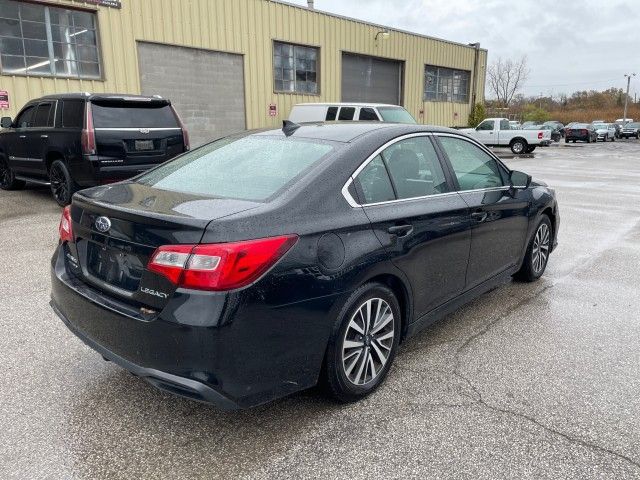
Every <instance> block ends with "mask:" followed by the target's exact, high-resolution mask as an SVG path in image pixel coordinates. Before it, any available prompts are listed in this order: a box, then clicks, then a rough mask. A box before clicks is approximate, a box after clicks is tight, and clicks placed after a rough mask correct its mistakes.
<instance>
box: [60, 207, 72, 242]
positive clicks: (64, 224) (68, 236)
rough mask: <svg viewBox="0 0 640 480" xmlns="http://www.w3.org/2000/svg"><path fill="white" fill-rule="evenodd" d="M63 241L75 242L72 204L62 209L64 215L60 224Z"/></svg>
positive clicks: (61, 239)
mask: <svg viewBox="0 0 640 480" xmlns="http://www.w3.org/2000/svg"><path fill="white" fill-rule="evenodd" d="M58 233H60V241H61V242H63V243H64V242H73V227H72V226H71V206H70V205H67V206H66V207H64V208H63V209H62V217H61V218H60V225H59V226H58Z"/></svg>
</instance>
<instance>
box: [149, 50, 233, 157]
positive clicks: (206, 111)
mask: <svg viewBox="0 0 640 480" xmlns="http://www.w3.org/2000/svg"><path fill="white" fill-rule="evenodd" d="M138 62H139V65H140V86H141V90H142V93H143V95H156V94H157V95H162V96H163V97H165V98H168V99H170V100H171V103H172V104H173V105H174V106H175V107H176V110H177V111H178V113H179V114H180V117H181V118H182V120H183V121H184V123H185V125H186V127H187V129H188V130H189V137H190V139H191V146H192V147H195V146H198V145H201V144H203V143H205V142H207V141H210V140H213V139H215V138H219V137H222V136H224V135H228V134H229V133H233V132H237V131H241V130H244V129H245V105H244V72H243V59H242V55H234V54H230V53H222V52H213V51H209V50H199V49H195V48H185V47H175V46H170V45H160V44H157V43H144V42H138Z"/></svg>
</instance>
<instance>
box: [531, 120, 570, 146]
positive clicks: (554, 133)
mask: <svg viewBox="0 0 640 480" xmlns="http://www.w3.org/2000/svg"><path fill="white" fill-rule="evenodd" d="M524 130H549V131H550V132H551V140H552V141H554V142H559V141H560V139H561V138H562V133H561V132H560V129H559V128H558V127H557V126H555V125H547V124H546V123H545V124H542V125H529V126H528V127H525V128H524Z"/></svg>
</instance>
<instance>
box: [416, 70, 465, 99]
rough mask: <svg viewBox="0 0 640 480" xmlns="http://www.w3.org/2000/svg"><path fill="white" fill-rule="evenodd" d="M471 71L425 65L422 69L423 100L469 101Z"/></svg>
mask: <svg viewBox="0 0 640 480" xmlns="http://www.w3.org/2000/svg"><path fill="white" fill-rule="evenodd" d="M470 77H471V72H469V71H466V70H454V69H451V68H443V67H435V66H432V65H427V66H426V67H425V70H424V100H425V101H429V102H456V103H468V102H469V84H470V82H469V78H470Z"/></svg>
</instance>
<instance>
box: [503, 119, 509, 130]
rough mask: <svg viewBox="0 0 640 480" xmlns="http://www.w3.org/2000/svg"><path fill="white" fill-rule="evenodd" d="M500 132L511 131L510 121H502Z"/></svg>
mask: <svg viewBox="0 0 640 480" xmlns="http://www.w3.org/2000/svg"><path fill="white" fill-rule="evenodd" d="M500 130H511V126H510V125H509V120H500Z"/></svg>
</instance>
